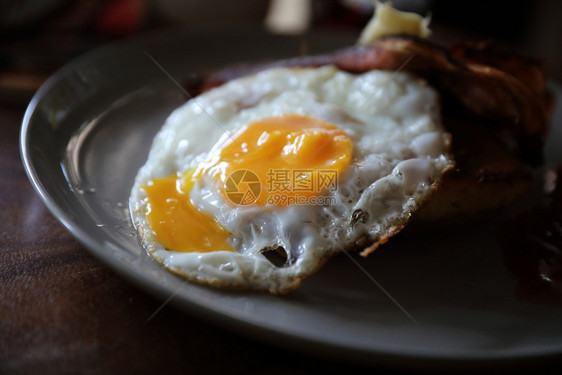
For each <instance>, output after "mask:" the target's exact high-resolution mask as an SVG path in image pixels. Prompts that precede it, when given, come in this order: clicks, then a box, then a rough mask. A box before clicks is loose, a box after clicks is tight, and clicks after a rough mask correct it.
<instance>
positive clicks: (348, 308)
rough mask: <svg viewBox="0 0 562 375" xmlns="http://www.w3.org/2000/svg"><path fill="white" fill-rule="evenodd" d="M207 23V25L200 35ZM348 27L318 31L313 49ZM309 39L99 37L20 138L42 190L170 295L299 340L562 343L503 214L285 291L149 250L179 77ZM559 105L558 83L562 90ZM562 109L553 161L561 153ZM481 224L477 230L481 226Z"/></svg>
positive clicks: (461, 346)
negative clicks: (134, 210) (214, 283)
mask: <svg viewBox="0 0 562 375" xmlns="http://www.w3.org/2000/svg"><path fill="white" fill-rule="evenodd" d="M195 35H197V36H195ZM347 42H348V39H347V38H343V39H342V38H339V39H338V38H335V37H333V36H326V35H324V36H318V37H311V38H310V40H309V48H310V50H311V51H312V52H318V51H322V50H328V49H331V48H334V47H339V46H342V45H344V44H345V43H347ZM299 48H300V45H299V41H298V40H296V39H292V38H279V37H276V38H274V37H271V36H268V35H265V34H264V33H261V32H257V33H256V32H255V31H248V30H246V31H244V30H239V31H230V32H228V33H220V32H215V33H212V32H208V33H204V34H201V33H192V32H189V31H188V30H184V31H178V32H175V33H173V34H169V33H168V34H162V35H155V36H151V37H149V38H145V39H143V40H141V41H131V42H128V43H125V44H119V45H114V46H110V47H106V48H102V49H100V50H96V51H94V52H92V53H90V54H88V55H86V56H83V57H82V58H80V59H78V60H76V61H74V62H72V63H71V64H69V65H68V66H66V67H64V68H63V69H62V70H60V71H59V72H58V73H56V74H55V75H54V76H53V77H51V78H50V79H49V80H48V81H47V82H46V84H45V85H44V86H43V87H42V88H41V89H40V90H39V91H38V92H37V94H36V95H35V97H34V98H33V100H32V102H31V104H30V106H29V109H28V111H27V113H26V115H25V119H24V123H23V128H22V134H21V148H22V155H23V160H24V164H25V167H26V169H27V172H28V174H29V177H30V179H31V181H32V183H33V185H34V186H35V188H36V190H37V192H38V193H39V194H40V196H41V198H42V199H43V201H44V202H45V204H46V205H47V206H48V207H49V209H50V210H51V211H52V212H53V214H54V215H55V216H56V217H57V218H58V219H59V220H60V221H61V222H62V223H63V224H64V225H65V226H66V227H67V228H68V230H69V231H71V232H72V234H73V235H74V236H76V238H78V239H79V240H80V241H81V242H82V243H83V244H84V245H85V246H86V247H87V248H88V249H90V250H91V252H92V253H93V254H94V255H96V256H97V257H99V258H100V259H102V260H103V261H105V262H106V263H107V264H109V265H110V266H111V267H113V268H114V269H115V270H116V271H117V272H119V273H121V274H123V275H125V276H126V277H128V278H129V279H130V280H131V281H133V282H134V283H136V284H137V285H139V286H140V287H141V288H144V289H146V290H149V291H151V292H152V293H154V294H156V295H157V296H159V297H161V298H162V300H163V301H166V300H168V299H170V298H171V301H172V303H175V304H176V305H177V306H180V307H181V308H183V309H185V311H186V312H187V313H189V314H197V315H199V316H202V317H205V318H206V319H211V320H212V321H214V322H216V323H218V324H222V325H224V326H225V327H228V328H232V329H236V330H238V331H240V332H244V333H246V334H250V335H252V336H254V337H257V338H259V339H263V340H267V341H270V342H275V343H277V344H280V345H284V346H286V347H290V348H293V349H297V350H303V351H309V352H315V353H318V354H329V355H330V356H332V357H338V358H342V359H352V360H360V361H364V362H370V363H377V364H385V365H388V366H394V367H400V368H405V367H413V366H415V367H418V368H419V366H432V365H436V364H439V365H441V364H444V363H457V361H462V362H465V363H489V362H490V361H494V363H499V362H502V361H504V362H510V363H512V362H513V360H515V359H518V358H519V359H525V360H530V359H537V358H543V357H545V356H546V357H548V356H552V355H557V354H559V353H561V352H562V309H561V308H560V307H554V306H548V305H536V304H532V303H528V302H523V301H520V300H518V299H516V298H515V297H514V291H515V285H516V280H515V279H514V277H513V276H512V274H511V273H510V271H509V270H508V268H507V267H506V265H505V261H504V259H503V256H502V252H501V249H500V246H499V245H498V241H497V236H496V227H495V226H494V222H492V223H486V225H482V226H480V227H476V228H471V229H467V230H466V231H465V232H463V231H460V232H457V233H448V234H443V235H442V236H439V237H435V236H434V237H430V236H426V237H419V236H418V237H416V238H415V239H411V238H396V239H395V241H391V243H389V244H388V245H385V246H384V247H383V248H381V249H379V250H377V252H376V253H375V254H373V255H372V256H370V257H369V258H367V259H362V258H359V257H355V258H354V259H355V260H356V261H357V262H359V263H360V264H361V266H362V267H364V269H365V270H366V271H367V273H368V274H369V275H370V276H371V277H374V278H375V279H376V280H377V282H378V283H380V285H382V286H384V288H385V289H386V290H387V291H388V293H389V294H391V295H392V296H393V297H394V298H395V299H396V300H397V301H398V302H399V303H400V304H401V305H402V306H403V307H404V309H405V310H406V311H407V312H408V313H409V314H410V315H411V317H413V318H414V319H415V321H416V322H417V323H414V322H413V321H412V320H411V319H410V318H409V317H408V316H407V315H406V314H404V312H403V311H401V310H400V309H399V308H398V307H397V306H396V305H395V304H394V303H393V302H392V301H391V300H390V299H389V298H388V297H387V296H386V295H385V294H384V293H383V292H382V291H381V289H379V288H378V287H377V285H375V284H374V283H373V281H372V280H371V279H370V278H369V277H367V276H366V274H365V273H364V272H362V271H361V270H360V269H359V268H358V267H357V265H356V264H355V263H354V262H352V261H351V260H350V259H349V258H348V257H346V256H344V255H342V256H339V257H337V258H336V259H333V260H332V261H331V262H329V264H328V265H327V266H326V267H324V268H323V269H322V270H321V271H320V272H318V273H317V274H316V275H314V276H312V277H310V278H309V279H308V280H306V281H305V283H304V285H303V286H302V287H301V288H300V289H299V290H297V291H296V292H294V293H292V294H289V295H287V296H282V297H274V296H269V295H263V294H253V293H240V292H224V291H220V290H214V289H210V288H207V287H202V286H199V285H194V284H191V283H186V282H184V281H183V280H181V279H180V278H178V277H176V276H173V275H171V274H169V273H168V272H166V271H164V270H163V269H161V268H160V267H159V266H157V265H156V264H155V263H154V262H153V261H152V260H151V259H150V258H148V257H147V255H146V254H145V252H144V250H143V248H142V246H141V245H139V242H138V238H137V235H136V233H135V231H134V229H133V227H132V225H131V220H130V218H129V213H128V210H127V200H128V195H129V191H130V188H131V186H132V183H133V179H134V176H135V174H136V172H137V169H138V168H139V167H140V166H141V165H142V164H143V163H144V161H145V159H146V156H147V152H148V148H149V144H150V142H151V140H152V137H153V135H154V134H155V133H156V132H157V130H158V129H159V127H160V126H161V124H162V123H163V121H164V119H165V118H166V117H167V115H168V114H169V113H170V112H171V111H172V110H173V109H174V108H175V107H177V106H179V105H180V104H182V103H183V102H184V101H185V97H184V96H183V94H182V92H181V91H180V90H178V88H177V87H176V86H175V85H174V83H173V82H171V81H170V80H169V79H168V78H167V77H166V76H165V75H164V74H163V73H162V72H161V71H160V70H159V69H158V68H157V67H156V66H155V65H154V64H153V63H152V62H151V61H150V60H149V59H148V58H147V55H146V54H145V53H144V51H148V52H149V53H150V54H151V55H152V56H154V58H155V59H156V60H157V61H158V62H159V63H160V64H161V65H162V66H163V67H165V68H166V70H167V71H168V72H170V73H171V75H172V76H174V77H175V79H177V80H180V81H181V80H182V78H185V77H187V76H188V75H189V74H190V73H193V72H198V71H200V70H201V69H207V68H211V67H218V66H221V65H225V64H227V63H231V62H235V61H244V60H246V61H251V60H255V59H261V58H277V57H283V56H285V57H286V56H292V55H295V54H298V52H299ZM556 95H557V97H556V99H557V102H558V104H560V90H558V89H556ZM561 119H562V113H561V112H560V106H559V107H558V112H557V113H556V114H555V121H554V129H553V134H552V135H551V140H550V142H549V145H548V147H547V156H548V158H549V163H554V162H556V161H558V160H562V157H561V156H560V154H559V152H558V151H557V148H556V145H555V141H556V140H561V139H562V134H561V133H560V132H561V131H562V126H561V125H562V123H561V121H560V120H561ZM475 233H476V235H475Z"/></svg>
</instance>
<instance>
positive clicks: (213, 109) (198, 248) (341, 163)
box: [130, 66, 453, 293]
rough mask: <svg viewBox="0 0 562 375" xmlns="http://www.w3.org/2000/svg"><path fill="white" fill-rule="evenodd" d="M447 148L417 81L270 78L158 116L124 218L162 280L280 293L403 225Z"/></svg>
mask: <svg viewBox="0 0 562 375" xmlns="http://www.w3.org/2000/svg"><path fill="white" fill-rule="evenodd" d="M449 146H450V136H449V135H448V134H447V133H446V132H445V131H444V130H443V128H442V126H441V120H440V108H439V98H438V95H437V94H436V92H435V90H434V89H433V88H431V87H430V86H429V85H428V84H427V83H426V82H425V81H423V80H421V79H419V78H416V77H414V76H412V75H409V74H406V73H397V72H385V71H370V72H367V73H363V74H359V75H354V74H350V73H347V72H344V71H340V70H338V69H337V68H335V67H333V66H325V67H320V68H273V69H269V70H265V71H262V72H259V73H257V74H254V75H251V76H247V77H243V78H239V79H236V80H233V81H230V82H228V83H226V84H224V85H222V86H220V87H218V88H215V89H213V90H210V91H208V92H206V93H204V94H202V95H200V96H198V97H197V98H195V99H192V100H190V101H188V102H187V103H185V104H184V105H182V106H181V107H179V108H177V109H176V110H175V111H174V112H173V113H172V114H171V115H170V116H169V117H168V119H167V120H166V122H165V124H164V126H163V127H162V129H161V130H160V131H159V132H158V134H157V135H156V137H155V139H154V141H153V143H152V147H151V149H150V152H149V155H148V159H147V161H146V163H145V164H144V166H142V167H141V168H140V170H139V172H138V174H137V176H136V179H135V182H134V186H133V188H132V192H131V197H130V209H131V214H132V218H133V221H134V224H135V227H136V228H137V230H138V232H139V234H140V236H141V239H142V243H143V245H144V246H145V248H146V250H147V252H148V253H149V254H150V255H151V256H152V257H153V258H154V259H155V260H156V261H157V262H158V263H160V264H161V265H162V266H164V267H165V268H166V269H168V270H170V271H172V272H173V273H176V274H178V275H181V276H183V277H185V278H187V279H189V280H192V281H196V282H200V283H204V284H209V285H213V286H217V287H224V288H239V289H253V290H262V291H268V292H270V293H285V292H288V291H290V290H293V289H295V288H297V287H298V286H299V285H300V284H301V282H302V280H303V279H305V278H306V277H307V276H309V275H311V274H313V273H314V272H316V271H317V270H318V269H319V268H320V267H321V266H322V265H323V264H324V263H325V262H326V261H327V260H328V259H329V258H330V257H332V256H334V255H335V254H337V253H339V252H341V251H344V250H347V249H353V248H357V246H358V245H359V244H364V243H365V242H366V241H370V243H376V242H377V241H381V240H383V239H385V238H386V237H388V236H390V235H391V234H392V233H394V232H397V229H398V228H401V227H402V226H403V225H405V224H406V223H407V221H408V220H409V218H410V216H411V215H412V214H413V213H414V212H415V210H416V209H418V208H419V207H420V206H421V205H422V204H423V203H424V202H425V201H427V200H428V199H429V197H430V195H431V193H432V191H433V190H434V189H435V188H436V187H437V186H438V184H439V181H440V179H441V177H442V175H443V174H444V173H445V172H446V171H447V170H448V169H450V168H451V167H452V165H453V160H452V158H451V156H450V154H449ZM271 253H276V254H279V253H280V254H282V256H283V262H282V264H279V263H278V262H276V261H273V260H271V259H272V258H271V257H270V256H268V254H271Z"/></svg>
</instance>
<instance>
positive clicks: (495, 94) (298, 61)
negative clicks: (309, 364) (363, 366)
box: [21, 5, 562, 368]
mask: <svg viewBox="0 0 562 375" xmlns="http://www.w3.org/2000/svg"><path fill="white" fill-rule="evenodd" d="M378 13H379V14H378V16H377V17H378V18H377V17H374V18H373V20H372V21H371V23H370V24H369V25H368V26H367V28H366V29H365V31H364V33H363V34H362V35H361V38H360V39H359V42H358V43H355V41H354V40H353V39H351V38H350V37H349V36H347V35H331V34H322V33H320V34H318V35H315V34H311V35H310V37H309V44H310V49H311V50H313V52H314V53H310V54H307V55H306V56H297V57H294V56H295V55H296V54H297V53H296V51H298V48H296V46H295V40H294V39H293V38H289V37H280V36H272V35H268V34H265V33H263V32H258V31H257V30H255V29H253V28H252V29H243V28H242V29H237V30H235V31H230V32H229V33H227V34H224V33H223V32H221V30H208V32H206V33H204V34H201V33H197V34H195V33H194V32H193V30H188V29H182V30H176V31H174V32H164V33H161V34H155V35H151V36H149V37H145V38H142V39H139V40H135V41H127V42H126V43H120V44H117V45H111V46H107V47H103V48H101V49H98V50H95V51H93V52H91V53H89V54H87V55H85V56H83V57H81V58H79V59H77V60H75V61H73V62H71V63H70V64H68V65H67V66H65V67H64V68H62V69H61V70H60V71H59V72H57V73H56V74H54V75H53V76H52V77H51V78H50V79H49V80H48V81H47V82H46V83H45V84H44V85H43V87H42V88H41V89H40V90H39V91H38V92H37V94H36V95H35V96H34V98H33V100H32V101H31V103H30V105H29V108H28V110H27V112H26V115H25V118H24V121H23V127H22V133H21V149H22V157H23V161H24V165H25V167H26V171H27V173H28V175H29V178H30V180H31V182H32V184H33V185H34V187H35V189H36V190H37V192H38V194H39V195H40V196H41V198H42V199H43V201H44V202H45V204H46V205H47V206H48V208H49V209H50V210H51V211H52V212H53V214H54V215H55V216H56V217H57V218H58V219H59V220H60V221H61V222H62V223H63V224H64V225H65V226H66V227H67V228H68V230H69V231H70V232H71V233H72V234H73V235H74V236H75V237H76V238H77V239H79V240H80V241H81V242H82V243H83V244H84V246H86V247H87V248H88V249H89V250H90V251H91V252H92V253H93V254H94V255H96V256H97V257H99V258H100V259H102V260H103V261H105V262H106V263H107V264H108V265H110V266H111V267H112V268H114V269H115V270H116V271H117V272H119V273H120V274H123V275H124V276H126V277H128V278H129V279H130V280H131V281H133V282H134V283H136V284H137V285H139V286H140V287H142V288H143V289H146V290H148V291H150V292H152V293H154V294H155V295H157V296H158V297H160V298H161V299H162V301H163V303H168V302H169V303H173V304H175V305H176V306H179V307H180V308H182V309H184V310H185V311H186V312H187V313H189V314H195V315H198V316H201V317H204V318H206V319H209V320H211V321H213V322H216V323H217V324H221V325H223V326H225V327H228V328H231V329H235V330H237V331H239V332H244V333H246V334H248V335H251V336H253V337H257V338H259V339H262V340H265V341H269V342H275V343H276V344H278V345H283V346H286V347H291V348H293V349H298V350H303V351H308V352H315V353H324V354H325V353H330V354H331V355H336V356H338V357H340V358H342V359H344V358H349V359H357V360H361V361H363V362H369V363H386V364H393V365H394V366H396V367H401V368H406V367H408V366H417V365H419V364H420V363H425V364H428V365H429V364H430V363H431V362H432V361H436V360H439V361H440V363H443V361H451V362H452V363H453V362H454V363H457V362H458V361H464V362H470V363H485V362H489V361H501V360H504V361H508V362H513V361H516V360H532V359H539V358H542V359H544V358H545V357H550V356H557V355H559V354H560V353H562V339H561V337H562V329H561V327H562V314H560V306H561V301H562V292H561V287H560V285H561V284H560V283H561V282H562V276H561V274H562V272H561V270H562V259H561V255H560V252H561V250H560V247H559V243H560V238H561V237H562V231H559V230H558V229H557V228H559V227H558V223H559V221H557V220H558V216H557V215H556V213H557V209H559V208H560V207H562V206H558V205H557V203H556V202H557V199H558V198H559V197H558V195H559V194H558V188H557V184H556V182H557V181H556V177H557V175H558V172H559V170H558V169H557V164H558V163H559V162H560V161H562V153H561V152H560V151H559V149H558V148H557V147H556V143H557V141H560V138H561V137H562V133H561V132H562V113H561V112H560V101H561V93H562V91H561V90H560V88H559V86H557V85H556V84H552V83H549V82H547V79H546V76H545V74H544V71H543V70H542V67H541V66H540V64H539V63H538V62H537V61H536V60H533V59H528V58H522V57H520V56H518V55H516V54H512V53H509V52H507V51H506V50H504V49H501V48H499V47H497V46H495V45H493V44H490V43H460V42H459V43H456V44H454V45H451V46H441V45H437V44H435V43H433V42H431V41H430V40H428V39H427V37H428V35H429V28H428V20H427V19H424V18H423V17H420V16H415V15H411V14H403V13H400V12H397V11H395V10H394V9H392V8H390V7H388V6H385V5H383V6H381V10H380V11H379V12H378ZM195 35H197V36H195ZM537 210H538V211H537ZM533 215H534V216H533ZM531 217H533V218H536V220H535V219H533V223H539V222H540V224H539V225H530V224H529V220H527V221H525V220H524V219H522V218H531ZM539 218H540V220H542V221H540V220H539ZM399 358H408V359H411V361H397V359H399Z"/></svg>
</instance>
